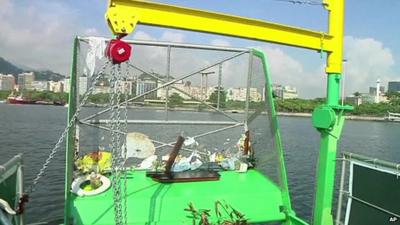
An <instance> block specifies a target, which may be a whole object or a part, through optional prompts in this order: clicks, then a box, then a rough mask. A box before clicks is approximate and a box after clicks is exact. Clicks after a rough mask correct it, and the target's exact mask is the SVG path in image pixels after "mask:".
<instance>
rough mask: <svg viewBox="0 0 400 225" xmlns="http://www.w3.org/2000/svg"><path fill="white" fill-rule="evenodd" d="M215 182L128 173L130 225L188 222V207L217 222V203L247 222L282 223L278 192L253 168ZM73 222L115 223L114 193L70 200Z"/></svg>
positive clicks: (109, 190) (225, 176)
mask: <svg viewBox="0 0 400 225" xmlns="http://www.w3.org/2000/svg"><path fill="white" fill-rule="evenodd" d="M220 174H221V179H220V180H219V181H206V182H191V183H173V184H161V183H157V182H154V181H153V180H152V179H151V178H148V177H146V176H145V172H143V171H135V172H132V173H130V174H129V176H128V182H127V189H128V197H127V198H128V199H127V202H128V206H127V207H128V223H129V224H163V225H166V224H175V225H177V224H192V220H191V218H190V213H188V212H186V211H184V209H185V208H187V206H188V203H190V202H191V203H193V205H194V207H195V208H196V209H210V210H211V215H212V217H211V218H210V219H211V220H213V219H215V211H214V209H215V206H214V204H215V202H216V201H221V202H226V203H228V204H229V205H231V206H232V207H233V208H235V209H236V210H238V211H239V212H241V213H243V214H245V217H246V218H248V219H249V220H250V221H251V222H266V221H281V220H284V218H285V215H284V214H283V213H282V212H280V210H279V208H280V206H281V205H282V197H281V192H280V190H279V188H278V187H277V186H276V185H275V184H274V183H272V182H271V181H270V180H269V179H267V178H266V177H265V176H263V175H262V174H261V173H260V172H258V171H256V170H249V171H248V172H247V173H237V172H233V171H224V172H220ZM72 205H73V206H72V207H73V209H72V213H73V217H74V221H75V222H74V223H75V224H85V225H88V224H97V225H105V224H114V208H113V196H112V189H111V188H110V189H108V190H107V191H106V192H104V193H102V194H99V195H96V196H86V197H78V196H74V198H73V204H72Z"/></svg>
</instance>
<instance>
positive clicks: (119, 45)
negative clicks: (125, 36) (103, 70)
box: [106, 39, 132, 64]
mask: <svg viewBox="0 0 400 225" xmlns="http://www.w3.org/2000/svg"><path fill="white" fill-rule="evenodd" d="M131 51H132V47H131V46H130V45H129V44H128V43H126V42H124V41H122V40H120V39H112V40H110V43H109V44H108V46H107V49H106V56H107V57H108V58H109V59H111V60H112V62H113V64H120V63H122V62H125V61H128V60H129V57H130V56H131Z"/></svg>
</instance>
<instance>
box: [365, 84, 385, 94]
mask: <svg viewBox="0 0 400 225" xmlns="http://www.w3.org/2000/svg"><path fill="white" fill-rule="evenodd" d="M379 90H380V93H381V94H382V93H385V86H380V87H379ZM369 94H370V95H376V87H369Z"/></svg>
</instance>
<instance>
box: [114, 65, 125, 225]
mask: <svg viewBox="0 0 400 225" xmlns="http://www.w3.org/2000/svg"><path fill="white" fill-rule="evenodd" d="M121 79H122V75H121V65H120V64H118V65H114V66H113V68H112V74H111V78H110V84H111V86H112V93H111V95H110V104H111V106H110V107H111V115H110V121H111V124H110V130H111V142H112V143H111V152H112V155H113V158H112V183H113V193H114V195H113V199H114V213H115V224H117V225H122V224H127V207H126V179H125V181H124V186H125V187H124V189H122V188H121V173H122V172H124V174H125V175H124V178H126V171H124V168H123V164H124V160H123V157H122V152H121V148H122V146H126V144H123V143H122V142H121V136H122V134H121V133H120V132H118V131H120V130H121V122H120V121H121V118H120V117H121V107H120V104H119V103H120V102H121V84H122V82H121ZM114 106H116V107H114ZM125 114H126V113H125ZM125 140H126V139H125ZM121 189H122V190H121ZM121 192H123V193H122V194H125V196H124V197H125V200H124V203H122V201H121ZM123 205H124V210H123ZM123 211H124V212H123ZM123 213H124V214H123ZM122 214H123V215H122Z"/></svg>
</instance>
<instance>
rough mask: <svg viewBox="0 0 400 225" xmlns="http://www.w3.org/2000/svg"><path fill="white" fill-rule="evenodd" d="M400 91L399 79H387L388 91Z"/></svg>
mask: <svg viewBox="0 0 400 225" xmlns="http://www.w3.org/2000/svg"><path fill="white" fill-rule="evenodd" d="M392 91H395V92H400V81H389V83H388V92H392Z"/></svg>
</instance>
